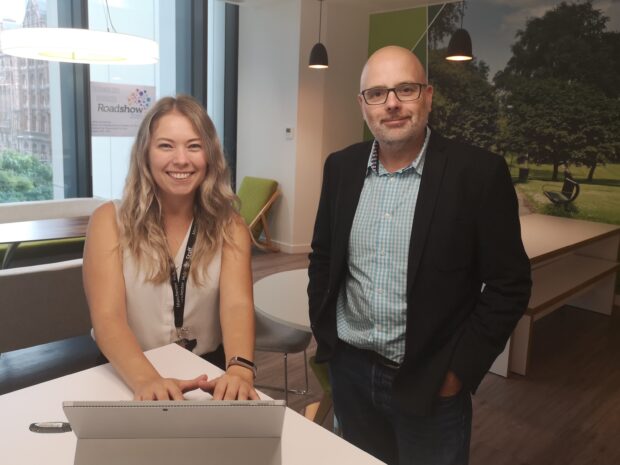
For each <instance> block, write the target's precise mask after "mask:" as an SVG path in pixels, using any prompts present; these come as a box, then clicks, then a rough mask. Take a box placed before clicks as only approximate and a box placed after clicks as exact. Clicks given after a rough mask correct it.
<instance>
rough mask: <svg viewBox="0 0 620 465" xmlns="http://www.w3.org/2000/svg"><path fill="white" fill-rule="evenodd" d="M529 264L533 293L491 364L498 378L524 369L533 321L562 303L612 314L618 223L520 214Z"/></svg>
mask: <svg viewBox="0 0 620 465" xmlns="http://www.w3.org/2000/svg"><path fill="white" fill-rule="evenodd" d="M521 236H522V239H523V245H524V247H525V251H526V253H527V255H528V257H529V259H530V263H531V265H532V296H531V297H530V301H529V303H528V308H527V311H526V313H525V315H524V316H523V317H522V318H521V320H520V321H519V323H518V324H517V327H516V328H515V331H514V332H513V334H512V337H511V340H510V341H509V342H508V344H507V346H506V349H505V350H504V352H503V353H502V354H501V355H500V356H499V357H498V359H497V360H496V361H495V363H494V364H493V367H491V371H492V372H493V373H496V374H500V375H503V376H507V375H508V371H512V372H515V373H518V374H521V375H525V374H526V373H527V366H528V363H529V358H530V347H531V337H532V328H533V324H534V322H535V321H537V320H539V319H541V318H543V317H545V316H547V315H549V314H550V313H551V312H553V311H555V310H557V309H558V308H560V307H562V306H564V305H574V306H575V307H579V308H583V309H586V310H591V311H594V312H598V313H603V314H605V315H611V312H612V309H613V305H614V304H613V302H614V293H615V283H616V272H617V270H618V268H619V264H618V261H617V260H618V247H619V245H620V226H616V225H610V224H603V223H595V222H592V221H583V220H573V219H570V218H560V217H556V216H547V215H539V214H533V215H524V216H522V217H521Z"/></svg>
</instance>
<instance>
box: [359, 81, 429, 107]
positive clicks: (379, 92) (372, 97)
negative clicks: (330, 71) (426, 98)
mask: <svg viewBox="0 0 620 465" xmlns="http://www.w3.org/2000/svg"><path fill="white" fill-rule="evenodd" d="M427 85H428V84H420V83H418V82H408V83H406V84H400V85H398V86H396V87H389V88H388V87H372V88H370V89H366V90H363V91H361V92H360V94H361V95H362V97H364V102H366V104H368V105H383V104H384V103H385V102H387V99H388V95H389V94H390V92H394V95H396V98H397V99H398V100H400V101H401V102H411V101H412V100H417V99H419V98H420V94H421V93H422V88H423V87H426V86H427Z"/></svg>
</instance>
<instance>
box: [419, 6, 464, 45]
mask: <svg viewBox="0 0 620 465" xmlns="http://www.w3.org/2000/svg"><path fill="white" fill-rule="evenodd" d="M466 8H467V3H466V2H463V5H461V3H446V4H445V5H444V6H443V9H441V6H438V5H436V6H430V7H429V21H432V20H433V19H434V20H435V21H434V22H433V25H432V26H431V28H430V29H429V30H428V46H429V48H431V49H434V50H436V49H438V48H440V47H441V44H442V43H443V41H444V39H446V38H450V37H451V36H452V34H454V31H456V30H457V29H458V27H459V24H460V23H461V16H462V15H463V10H464V9H466ZM440 11H441V13H439V12H440ZM436 15H439V16H436Z"/></svg>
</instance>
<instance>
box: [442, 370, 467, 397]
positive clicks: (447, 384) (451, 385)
mask: <svg viewBox="0 0 620 465" xmlns="http://www.w3.org/2000/svg"><path fill="white" fill-rule="evenodd" d="M462 388H463V383H461V380H460V379H458V378H457V376H456V375H455V374H454V372H452V371H449V372H448V373H446V378H445V379H444V380H443V385H442V386H441V389H440V390H439V397H450V396H455V395H457V394H458V393H459V392H460V391H461V389H462Z"/></svg>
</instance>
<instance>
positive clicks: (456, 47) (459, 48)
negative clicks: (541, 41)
mask: <svg viewBox="0 0 620 465" xmlns="http://www.w3.org/2000/svg"><path fill="white" fill-rule="evenodd" d="M461 5H462V11H461V27H460V28H459V29H457V30H456V31H454V34H452V37H451V38H450V42H449V43H448V54H447V55H446V60H449V61H469V60H471V59H473V58H474V55H473V53H472V49H471V37H470V36H469V32H467V31H466V30H465V29H463V17H464V16H465V2H463V3H462V4H461Z"/></svg>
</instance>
